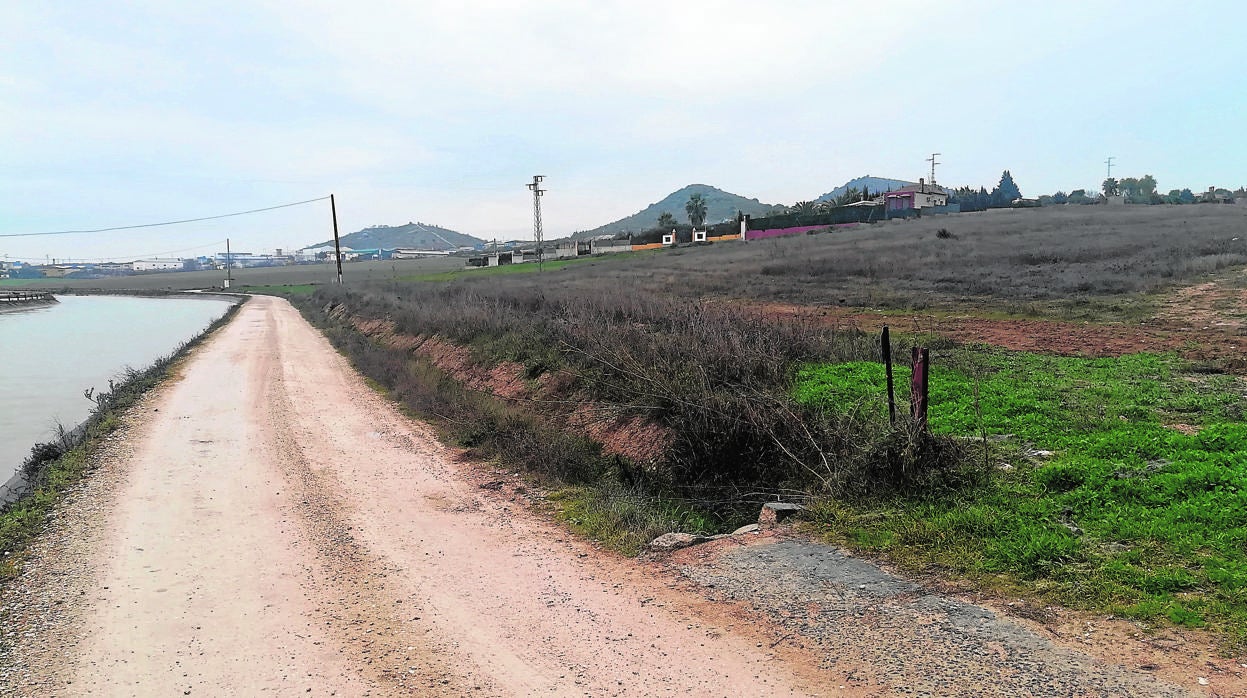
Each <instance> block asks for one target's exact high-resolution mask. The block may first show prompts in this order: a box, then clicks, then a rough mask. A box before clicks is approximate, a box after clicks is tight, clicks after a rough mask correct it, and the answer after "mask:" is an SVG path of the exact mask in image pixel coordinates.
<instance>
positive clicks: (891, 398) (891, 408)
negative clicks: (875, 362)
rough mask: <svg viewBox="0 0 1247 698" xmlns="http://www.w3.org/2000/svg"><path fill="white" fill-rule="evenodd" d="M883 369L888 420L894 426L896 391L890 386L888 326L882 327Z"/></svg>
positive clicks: (890, 363) (890, 352)
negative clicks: (886, 386) (886, 382)
mask: <svg viewBox="0 0 1247 698" xmlns="http://www.w3.org/2000/svg"><path fill="white" fill-rule="evenodd" d="M880 341H881V343H882V344H883V368H884V371H886V372H887V374H888V420H889V421H890V422H891V424H892V426H896V390H895V388H893V386H892V338H891V336H890V335H889V334H888V326H887V325H884V326H883V337H882V338H881V340H880Z"/></svg>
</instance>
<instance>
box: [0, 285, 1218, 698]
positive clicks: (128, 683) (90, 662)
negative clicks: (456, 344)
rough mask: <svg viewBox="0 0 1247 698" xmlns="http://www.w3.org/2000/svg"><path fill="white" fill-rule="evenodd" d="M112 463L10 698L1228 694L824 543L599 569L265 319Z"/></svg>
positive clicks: (72, 503)
mask: <svg viewBox="0 0 1247 698" xmlns="http://www.w3.org/2000/svg"><path fill="white" fill-rule="evenodd" d="M106 451H107V452H106V454H105V457H104V459H103V461H104V462H103V464H102V465H101V467H100V469H99V470H98V471H97V472H96V474H95V475H93V476H92V477H91V478H90V479H89V480H88V482H87V483H86V484H85V485H84V486H83V487H82V488H81V489H80V490H79V491H78V492H77V493H76V494H75V495H73V496H72V497H71V498H70V500H69V501H68V502H67V503H66V506H65V507H63V508H62V510H61V511H60V513H59V514H58V517H57V518H58V520H57V522H56V525H54V526H53V527H52V530H51V531H50V532H49V534H48V535H47V536H45V537H44V538H43V539H42V540H41V541H40V542H39V543H38V544H36V546H35V548H34V551H33V554H32V557H31V560H30V563H29V565H28V566H27V571H26V573H25V574H24V575H23V577H22V578H21V579H20V580H19V584H17V585H14V586H12V587H11V588H9V589H6V590H5V596H4V598H3V605H4V612H5V613H6V614H7V616H6V618H7V619H8V620H9V621H10V622H11V623H12V624H13V625H12V627H13V628H18V630H10V631H8V632H6V634H5V639H6V642H7V649H5V651H6V652H7V657H6V658H7V664H5V663H3V662H0V665H3V666H0V668H2V669H3V672H4V673H3V675H2V676H0V693H3V694H4V695H29V696H47V695H100V696H115V695H116V696H121V695H141V696H149V695H150V696H169V695H201V696H202V695H208V696H217V695H266V694H275V695H314V696H315V695H339V696H357V695H373V696H390V695H472V694H477V695H517V696H526V695H589V696H609V695H639V696H649V695H689V696H783V695H848V696H858V695H1166V696H1170V695H1173V696H1176V695H1188V694H1192V695H1218V694H1217V693H1215V692H1213V691H1214V689H1213V688H1207V689H1205V688H1203V687H1201V686H1198V685H1193V684H1194V681H1193V674H1189V672H1188V673H1184V672H1182V671H1174V672H1169V673H1168V674H1162V676H1161V678H1159V679H1158V678H1155V677H1154V676H1153V675H1151V674H1149V673H1148V672H1146V671H1142V672H1141V671H1139V670H1138V669H1137V666H1136V667H1126V666H1122V665H1118V664H1116V663H1113V662H1111V661H1109V662H1106V661H1104V660H1103V658H1096V657H1093V656H1091V655H1089V654H1085V653H1080V652H1079V651H1077V650H1071V649H1069V648H1062V647H1056V646H1054V645H1053V643H1052V642H1051V641H1050V639H1048V638H1045V637H1041V636H1040V635H1038V634H1036V633H1035V632H1034V631H1033V630H1032V629H1027V628H1025V627H1021V626H1018V625H1017V624H1015V623H1013V621H1011V620H1009V619H1007V618H997V617H996V616H995V614H993V613H992V612H990V611H987V610H984V609H982V608H980V607H977V606H972V605H967V604H964V603H960V602H952V603H946V602H943V601H941V600H940V599H939V598H937V597H933V596H930V595H929V594H926V592H924V591H922V590H921V589H920V588H918V587H915V586H912V585H910V586H906V585H905V584H903V583H900V582H896V581H891V580H890V579H889V578H886V576H879V577H876V576H872V575H873V574H875V573H872V572H870V569H873V568H871V567H870V566H868V565H864V563H861V562H857V561H847V562H846V561H843V560H841V558H838V557H835V556H832V555H823V554H821V553H820V551H819V550H817V549H815V548H810V547H800V546H798V547H792V545H791V544H786V543H783V542H781V543H779V544H775V543H774V542H773V541H759V543H761V544H760V545H748V546H744V547H741V546H729V548H728V549H727V550H726V552H725V551H724V549H723V546H725V545H727V543H728V541H722V542H720V544H717V548H718V549H719V552H718V553H716V552H714V551H715V550H716V546H708V547H707V548H706V549H705V552H703V553H696V554H694V553H684V554H682V555H683V557H681V556H676V557H674V558H672V560H671V561H670V563H669V564H668V565H667V566H664V565H662V564H648V565H645V564H638V563H636V562H633V561H628V560H621V559H619V558H617V557H615V556H612V555H609V554H604V553H601V552H599V551H597V550H596V549H594V548H593V546H591V545H590V544H587V543H584V542H581V541H577V540H574V539H570V538H568V536H567V535H566V534H565V533H564V532H563V531H562V530H561V529H559V528H558V527H556V526H553V525H551V524H549V523H548V522H546V521H544V520H543V519H542V518H541V517H540V516H538V515H535V514H533V513H532V512H531V511H530V510H529V509H528V508H526V506H525V504H524V503H523V502H522V501H521V500H522V499H523V497H522V494H521V492H522V488H520V487H518V486H517V483H516V482H515V481H513V480H509V479H508V478H507V476H506V474H505V473H494V472H490V471H489V470H488V469H487V468H485V467H484V466H480V465H473V464H466V463H461V462H458V461H457V460H456V459H455V458H454V455H455V454H454V453H453V452H452V451H449V450H447V449H445V448H444V447H443V446H441V445H440V444H438V442H437V441H436V440H435V439H434V438H433V436H432V435H431V434H430V433H429V432H428V431H427V430H426V429H425V428H424V427H422V426H421V425H419V424H417V423H413V422H412V421H411V420H409V419H407V418H405V417H403V416H402V415H400V414H399V413H397V412H396V411H395V409H394V408H393V407H392V405H391V404H390V403H388V402H387V401H385V400H384V399H382V398H380V397H378V396H377V395H376V394H375V393H374V392H373V391H371V390H370V389H369V388H367V387H366V386H365V385H364V384H363V382H362V381H361V380H360V378H359V377H358V376H357V375H356V374H355V373H354V372H353V371H352V370H351V369H350V367H349V365H348V364H347V363H346V362H345V361H344V360H343V359H342V358H341V357H340V356H338V355H337V354H336V353H334V352H333V350H332V349H331V348H330V346H329V345H328V343H327V342H326V341H325V340H324V338H323V337H322V336H321V335H319V334H318V333H317V332H316V331H315V330H313V329H312V328H311V327H310V326H308V325H307V324H306V323H305V322H304V321H303V319H302V318H301V317H300V316H299V315H298V313H297V312H296V311H294V310H293V309H292V308H291V307H290V306H289V305H288V304H287V303H286V302H285V301H282V300H277V299H272V298H264V297H258V298H255V299H253V300H251V301H250V302H248V303H247V305H246V306H245V307H244V308H243V309H242V311H241V312H240V313H239V315H238V316H237V317H236V318H235V320H234V321H233V322H232V323H231V324H230V325H229V326H228V327H227V328H225V329H224V330H222V331H221V332H220V333H218V334H217V335H216V336H215V337H213V338H212V339H211V340H210V341H209V342H208V343H206V344H205V345H204V346H203V347H201V348H200V349H199V350H198V351H197V352H196V353H195V354H194V355H193V356H192V357H191V359H190V360H189V361H188V362H187V364H186V365H185V366H184V368H183V375H182V376H181V378H180V379H179V380H177V381H174V382H172V383H170V384H169V385H166V386H164V387H163V388H161V389H159V390H158V391H156V393H154V394H153V395H152V396H150V398H149V399H148V400H146V401H145V402H144V404H143V405H142V406H141V407H140V408H139V409H137V410H136V411H135V413H134V415H132V417H131V425H130V426H129V427H128V429H127V431H126V433H125V434H124V435H123V436H122V437H121V438H117V439H115V440H114V442H113V444H112V445H111V446H110V447H109V448H108V449H106ZM503 480H505V481H506V483H505V484H504V485H502V486H500V485H499V482H500V481H503ZM482 485H488V486H487V487H485V488H483V487H482ZM801 545H803V546H808V545H809V544H801ZM785 546H788V547H785ZM768 551H771V552H768ZM699 555H700V559H699V557H698V556H699ZM806 560H808V561H811V562H808V563H807V562H803V561H806ZM867 568H869V569H867ZM846 571H847V574H848V576H847V577H846V576H845V575H846ZM876 572H877V571H876ZM690 580H692V581H690ZM868 587H869V588H868ZM711 596H712V597H715V598H716V599H717V600H714V601H712V600H708V597H711ZM763 606H765V608H763ZM881 614H883V615H884V616H885V617H883V618H882V620H881V619H880V618H881ZM984 633H986V635H984ZM949 638H954V639H955V641H954V640H950V639H949ZM1001 643H1005V644H1003V645H1002V644H1001ZM1010 643H1013V644H1017V646H1018V647H1017V648H1014V647H1011V646H1008V645H1009V644H1010ZM984 648H986V649H984ZM1112 651H1113V648H1111V647H1110V648H1109V649H1108V650H1107V652H1108V653H1110V654H1111V652H1112ZM954 655H955V656H954ZM1228 666H1233V665H1232V664H1231V665H1228ZM968 677H973V684H972V685H971V684H967V683H966V680H967V678H968ZM1214 678H1216V687H1217V689H1218V690H1223V691H1224V690H1225V688H1226V687H1227V686H1228V683H1227V681H1228V679H1225V678H1217V677H1214ZM1188 691H1189V693H1188ZM1236 692H1237V691H1236V690H1229V691H1225V692H1223V693H1220V695H1231V694H1234V693H1236Z"/></svg>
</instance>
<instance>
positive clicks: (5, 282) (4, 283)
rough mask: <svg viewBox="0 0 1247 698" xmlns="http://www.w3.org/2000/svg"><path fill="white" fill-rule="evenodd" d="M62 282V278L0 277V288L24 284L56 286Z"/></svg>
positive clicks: (18, 286) (23, 285) (20, 286)
mask: <svg viewBox="0 0 1247 698" xmlns="http://www.w3.org/2000/svg"><path fill="white" fill-rule="evenodd" d="M64 282H65V280H64V279H46V278H38V279H0V288H4V287H14V288H22V287H25V286H56V285H57V284H63V283H64Z"/></svg>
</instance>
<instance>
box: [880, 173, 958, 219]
mask: <svg viewBox="0 0 1247 698" xmlns="http://www.w3.org/2000/svg"><path fill="white" fill-rule="evenodd" d="M883 200H884V202H885V203H887V205H888V210H889V211H899V210H903V209H911V208H919V209H921V208H927V207H930V206H945V205H947V204H948V192H947V191H945V190H944V188H943V187H939V186H936V185H934V184H927V183H926V182H924V181H923V180H921V179H919V180H918V183H917V184H910V185H907V186H904V187H901V188H900V189H894V190H892V191H890V192H887V193H885V194H884V195H883Z"/></svg>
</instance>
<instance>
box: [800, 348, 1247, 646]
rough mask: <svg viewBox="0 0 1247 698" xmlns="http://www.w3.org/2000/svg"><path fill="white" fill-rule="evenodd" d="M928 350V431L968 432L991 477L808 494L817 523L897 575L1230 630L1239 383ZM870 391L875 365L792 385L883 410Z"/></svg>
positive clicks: (856, 365)
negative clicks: (974, 483) (904, 572)
mask: <svg viewBox="0 0 1247 698" xmlns="http://www.w3.org/2000/svg"><path fill="white" fill-rule="evenodd" d="M938 362H939V363H937V365H936V367H935V368H934V371H933V374H932V378H931V380H932V388H931V391H932V395H931V399H932V413H931V426H932V429H933V430H934V431H935V432H936V433H941V434H946V435H958V436H967V437H982V436H983V435H986V436H987V441H988V442H989V443H992V444H994V446H993V447H992V448H991V450H990V452H989V453H988V454H986V456H987V458H989V459H990V461H991V463H992V464H993V465H996V466H997V468H996V471H995V474H994V475H993V477H992V478H991V479H990V480H989V481H988V483H987V484H986V485H985V486H983V487H978V488H971V489H967V490H965V491H963V492H960V493H957V494H956V495H955V496H934V497H918V498H895V497H887V496H883V497H875V498H868V499H865V500H862V501H857V502H847V501H842V500H825V501H823V502H822V503H821V504H819V505H818V506H817V507H815V508H814V510H813V513H812V520H813V521H814V522H815V523H816V524H817V526H818V528H817V530H820V531H822V532H824V533H826V535H828V536H829V537H830V538H832V539H834V540H836V541H837V542H841V543H845V544H848V545H849V546H851V547H854V548H856V549H859V550H867V551H874V552H881V553H885V554H886V555H887V556H888V557H889V558H890V559H892V560H893V561H895V562H897V563H899V564H901V565H902V566H904V567H907V568H910V569H922V570H929V569H932V568H938V569H943V570H947V571H951V572H955V573H956V574H958V575H966V576H969V577H970V578H972V579H974V580H976V581H977V582H979V583H981V584H983V585H985V586H987V587H995V588H997V589H1000V590H1005V591H1008V592H1016V591H1019V590H1021V591H1024V592H1028V593H1032V594H1038V595H1039V596H1040V597H1042V598H1046V599H1050V600H1053V601H1056V602H1059V603H1062V604H1064V605H1068V606H1072V607H1076V608H1090V609H1097V610H1108V611H1111V612H1113V613H1118V614H1121V615H1125V616H1128V617H1133V618H1138V619H1144V620H1156V619H1160V618H1165V619H1168V620H1169V621H1171V622H1173V623H1177V624H1180V625H1187V626H1192V627H1202V626H1210V627H1213V628H1215V629H1217V630H1219V631H1222V632H1224V633H1225V634H1226V635H1227V636H1228V637H1230V638H1231V640H1232V642H1233V643H1235V644H1239V645H1241V644H1242V643H1243V642H1245V641H1247V606H1244V604H1243V603H1242V598H1243V597H1242V595H1243V593H1244V590H1245V589H1247V425H1245V424H1244V423H1243V415H1244V410H1245V409H1247V396H1245V394H1244V393H1245V390H1247V386H1245V385H1244V383H1243V381H1242V380H1241V379H1239V378H1237V377H1233V376H1228V375H1221V374H1209V373H1204V372H1200V371H1196V370H1192V369H1193V367H1192V366H1190V365H1189V364H1187V363H1186V362H1183V361H1181V360H1179V359H1177V358H1174V357H1172V356H1157V355H1150V354H1136V355H1131V356H1124V357H1120V358H1115V359H1080V358H1062V357H1052V356H1041V355H1036V354H1025V353H1010V352H1003V351H991V350H969V349H958V350H954V351H951V352H948V353H947V354H946V355H945V356H942V357H940V358H939V359H938ZM897 374H898V377H897V382H898V384H900V385H902V386H907V380H908V369H907V368H905V367H900V368H899V369H898V371H897ZM883 385H884V376H883V367H882V365H881V364H879V363H873V362H849V363H840V364H819V365H810V366H807V367H805V368H804V369H802V370H801V371H800V373H799V374H798V378H797V383H796V385H795V387H794V395H795V396H796V398H797V399H798V400H799V401H801V402H802V403H803V404H806V405H811V406H815V405H817V406H822V407H823V408H825V409H828V410H832V411H836V412H844V413H853V414H855V415H857V416H858V417H859V418H861V419H863V420H866V421H883V420H885V419H886V408H885V398H884V388H883V387H882V386H883ZM906 392H907V391H906V390H904V389H902V391H901V394H902V399H904V395H905V394H906ZM976 395H977V397H976ZM979 444H980V445H979V448H980V449H981V448H982V441H980V442H979ZM982 456H983V453H982V451H981V450H980V457H982ZM1002 464H1004V465H1002Z"/></svg>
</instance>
